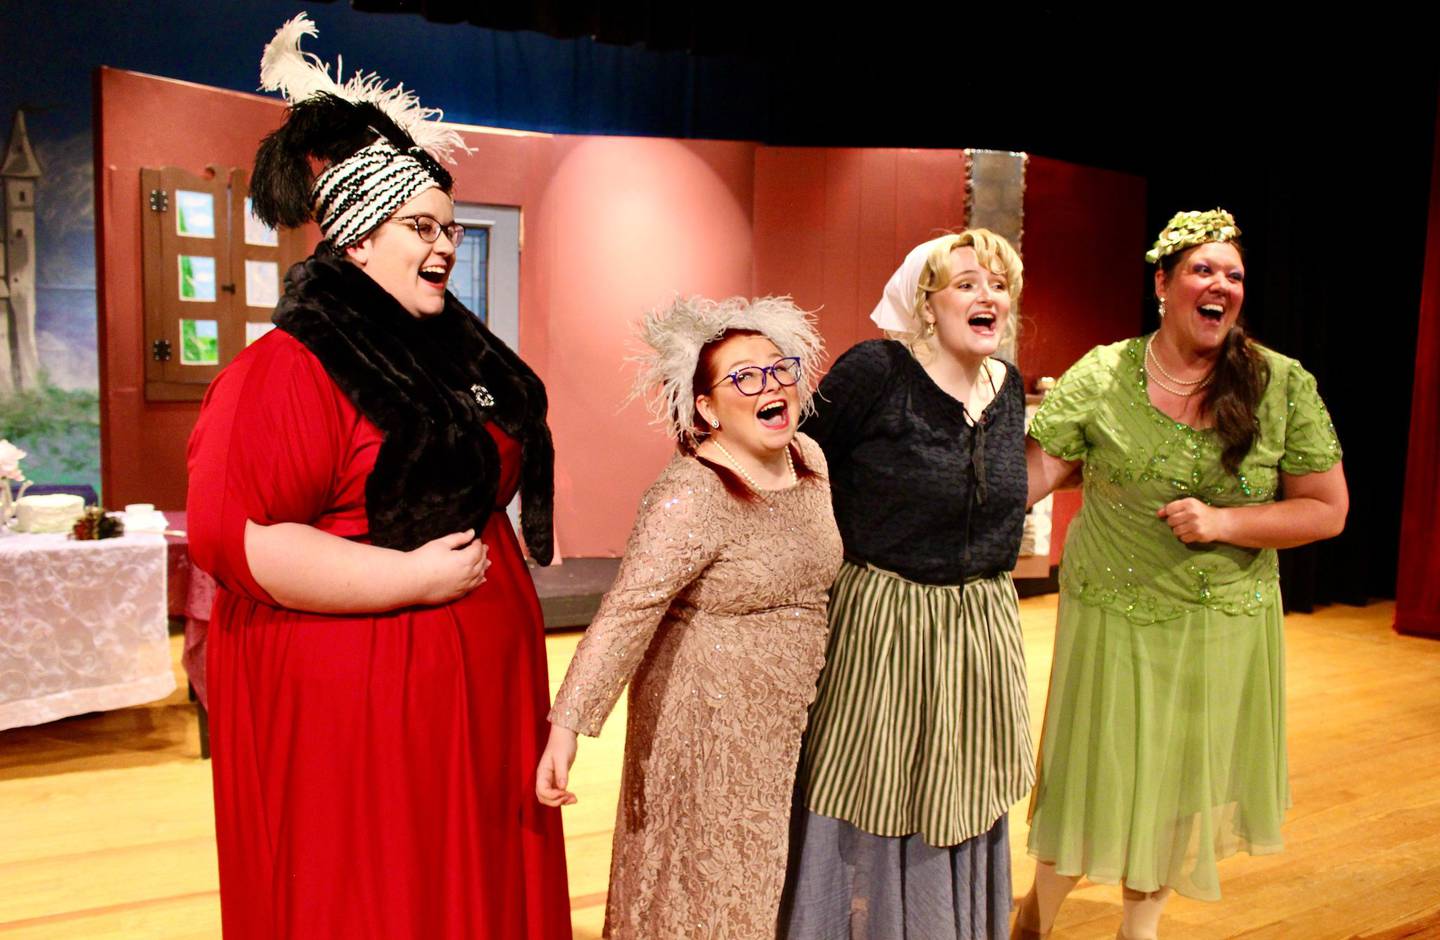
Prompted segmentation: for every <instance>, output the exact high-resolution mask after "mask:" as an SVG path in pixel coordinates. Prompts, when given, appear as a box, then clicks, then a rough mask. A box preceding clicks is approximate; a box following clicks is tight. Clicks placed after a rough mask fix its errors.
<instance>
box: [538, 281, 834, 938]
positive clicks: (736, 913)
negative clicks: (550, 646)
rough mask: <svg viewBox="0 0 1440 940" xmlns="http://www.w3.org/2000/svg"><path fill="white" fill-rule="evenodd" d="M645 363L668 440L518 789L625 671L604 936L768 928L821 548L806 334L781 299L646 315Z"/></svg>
mask: <svg viewBox="0 0 1440 940" xmlns="http://www.w3.org/2000/svg"><path fill="white" fill-rule="evenodd" d="M644 334H645V338H646V340H647V341H648V342H649V343H650V344H651V346H652V348H653V349H654V350H655V354H654V356H653V357H651V360H650V362H649V369H648V370H647V374H646V376H645V379H646V384H647V385H648V386H649V387H650V388H651V389H653V390H655V391H658V392H659V395H658V396H657V398H658V401H659V408H660V410H661V412H662V417H663V419H664V420H665V421H666V422H667V423H668V424H669V426H670V428H671V430H672V433H673V434H674V436H675V437H676V439H677V443H678V445H679V453H677V454H676V456H675V457H674V458H673V459H672V460H671V461H670V464H669V465H668V466H667V467H666V468H665V469H664V471H663V472H662V473H661V474H660V478H659V479H658V480H656V481H655V483H654V484H653V485H652V486H651V487H650V489H649V491H648V492H647V493H646V494H645V497H644V499H643V500H642V501H641V503H640V511H639V514H638V517H637V519H636V521H635V529H634V532H633V533H632V534H631V537H630V543H629V545H628V547H627V548H626V552H625V558H624V561H623V562H622V563H621V566H620V572H619V575H618V577H617V578H616V581H615V584H614V586H613V587H612V588H611V590H610V592H609V593H608V594H607V595H606V596H605V599H604V601H603V602H602V603H601V605H600V611H599V613H598V614H597V615H596V617H595V620H594V621H593V622H592V623H591V625H590V628H589V630H587V631H586V634H585V637H584V639H583V640H582V641H581V642H580V645H579V647H578V648H577V650H576V652H575V659H574V661H573V662H572V663H571V664H570V670H569V672H568V673H567V674H566V677H565V682H564V684H563V685H562V686H561V688H560V692H559V694H558V695H557V696H556V698H555V705H554V708H553V709H552V711H551V713H550V722H551V726H552V730H551V735H550V742H549V746H548V747H547V748H546V751H545V755H544V757H542V759H541V763H540V767H539V769H538V772H537V779H536V794H537V796H538V797H539V798H540V799H541V801H542V802H545V803H548V804H551V805H558V804H561V803H568V802H573V801H574V796H573V795H572V794H570V793H569V792H568V791H567V790H566V789H565V787H566V786H567V781H568V772H569V767H570V764H571V762H572V761H573V760H574V756H575V741H576V733H577V732H578V733H581V734H589V735H595V734H598V733H599V731H600V726H601V724H602V723H603V722H604V720H605V717H606V716H607V715H608V714H609V713H610V710H611V708H612V707H613V706H614V704H615V701H616V699H617V698H618V697H619V694H620V690H621V688H623V687H624V685H625V683H626V682H627V681H628V682H629V683H630V703H629V724H628V726H627V728H626V739H625V768H624V775H623V779H622V781H621V786H620V806H619V810H618V813H617V816H616V821H615V842H614V850H613V857H612V861H611V872H610V896H609V903H608V906H607V909H606V912H605V935H606V936H608V937H613V938H617V940H618V938H636V937H654V938H665V940H675V938H680V937H685V938H698V937H714V938H725V940H745V938H757V940H758V938H764V940H770V938H773V937H774V936H775V921H776V914H777V910H778V907H779V901H780V890H781V887H782V885H783V883H784V879H785V858H786V848H787V835H788V833H787V827H788V822H789V815H790V801H791V794H792V788H793V784H794V777H795V765H796V759H797V757H798V754H799V749H800V737H801V734H802V733H803V732H804V730H805V720H806V710H807V708H808V707H809V705H810V702H811V700H812V699H813V698H814V696H815V680H816V677H817V675H818V674H819V671H820V667H821V665H822V664H823V659H824V650H825V640H826V616H825V614H826V599H827V591H828V589H829V586H830V583H831V581H832V580H833V578H834V576H835V573H836V571H837V570H838V569H839V567H840V553H841V547H840V537H839V534H838V532H837V530H836V528H835V520H834V516H833V515H832V513H831V509H830V488H829V483H828V481H827V479H826V471H825V458H824V455H823V454H822V453H821V451H820V448H819V447H818V446H817V445H816V444H815V443H814V442H813V441H811V440H810V439H809V438H807V437H804V436H803V435H796V434H795V425H796V424H797V423H798V421H799V418H800V414H801V412H802V410H803V409H804V408H805V407H807V406H808V405H809V397H810V394H809V385H808V381H809V377H810V375H811V373H812V370H813V366H814V364H815V362H816V360H817V359H818V357H819V350H820V341H819V338H818V336H816V335H815V333H814V330H813V328H812V327H811V325H810V323H809V322H808V320H807V318H806V317H805V315H804V314H803V313H802V312H801V311H800V310H798V309H797V308H795V307H794V306H793V305H792V304H790V303H789V302H788V301H778V300H770V299H766V300H758V301H755V302H753V303H751V302H747V301H744V300H739V299H736V300H731V301H726V302H723V303H714V302H711V301H705V300H699V299H693V300H686V301H678V302H677V303H676V304H675V305H673V306H672V307H671V308H670V309H668V310H666V311H661V312H658V313H656V314H652V315H651V316H650V317H649V318H647V320H646V323H645V327H644Z"/></svg>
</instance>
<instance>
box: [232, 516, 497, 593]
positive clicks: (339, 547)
mask: <svg viewBox="0 0 1440 940" xmlns="http://www.w3.org/2000/svg"><path fill="white" fill-rule="evenodd" d="M245 557H246V560H247V561H248V563H249V565H250V573H251V574H252V575H253V576H254V578H255V580H256V582H257V583H259V585H260V586H261V587H263V588H264V589H265V590H266V591H268V592H270V596H271V597H273V598H275V600H276V601H277V602H279V603H280V604H282V605H284V606H286V607H289V608H292V609H295V610H306V611H312V612H314V613H324V614H353V613H380V612H383V611H387V610H394V609H396V608H399V607H409V606H412V605H415V604H443V603H445V602H447V601H451V600H454V599H456V598H458V597H462V596H464V595H465V594H467V593H469V592H470V591H471V590H473V589H475V588H476V587H478V586H479V585H480V583H481V582H482V581H484V580H485V569H486V568H487V567H489V561H488V560H487V559H486V557H485V543H483V542H481V541H480V540H479V539H478V538H476V537H475V532H474V530H473V529H472V530H468V531H465V532H456V533H453V534H451V535H446V536H443V537H441V538H438V539H435V540H434V541H431V542H427V543H425V544H424V545H422V546H420V547H419V548H417V549H415V550H414V551H409V552H401V551H397V550H395V549H391V548H379V547H377V546H375V545H367V544H365V543H363V542H352V541H351V540H349V539H345V538H340V537H339V536H336V535H331V534H330V533H328V532H322V531H320V530H319V529H317V528H315V527H313V526H308V525H302V524H300V523H295V522H282V523H277V524H275V525H268V526H265V525H259V524H258V523H255V522H250V521H247V522H246V523H245Z"/></svg>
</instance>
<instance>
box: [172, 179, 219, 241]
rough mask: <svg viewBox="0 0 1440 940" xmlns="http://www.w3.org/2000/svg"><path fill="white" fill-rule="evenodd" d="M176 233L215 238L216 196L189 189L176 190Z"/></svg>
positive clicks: (192, 236) (191, 236) (193, 236)
mask: <svg viewBox="0 0 1440 940" xmlns="http://www.w3.org/2000/svg"><path fill="white" fill-rule="evenodd" d="M175 234H176V235H184V236H186V237H187V238H214V237H215V197H214V196H212V195H210V194H209V193H197V192H194V191H193V190H189V189H177V190H175Z"/></svg>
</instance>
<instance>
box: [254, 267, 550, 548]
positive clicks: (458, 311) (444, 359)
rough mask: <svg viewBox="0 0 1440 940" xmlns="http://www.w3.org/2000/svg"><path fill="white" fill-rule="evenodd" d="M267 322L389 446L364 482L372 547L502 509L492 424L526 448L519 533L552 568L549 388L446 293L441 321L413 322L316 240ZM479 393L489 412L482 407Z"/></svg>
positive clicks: (481, 520)
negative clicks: (315, 363) (305, 352)
mask: <svg viewBox="0 0 1440 940" xmlns="http://www.w3.org/2000/svg"><path fill="white" fill-rule="evenodd" d="M274 320H275V325H276V326H278V327H279V328H280V329H282V330H284V331H285V332H287V333H289V334H290V335H291V336H294V337H295V338H296V339H297V340H299V341H300V342H301V343H302V344H304V346H305V348H306V349H309V350H310V351H311V352H312V353H314V354H315V357H316V358H317V359H319V360H320V363H321V365H323V366H324V367H325V371H326V372H328V373H329V374H330V378H332V379H334V380H335V384H336V385H338V386H340V389H341V390H342V391H343V392H344V393H345V394H346V396H348V397H349V399H350V401H351V402H353V403H354V405H355V407H356V408H358V409H359V410H360V413H361V414H363V415H364V416H365V417H366V418H369V419H370V420H371V421H372V422H374V424H375V426H376V427H378V428H379V429H380V432H381V433H382V434H383V435H384V436H385V441H384V443H383V444H381V446H380V453H379V455H378V456H377V457H376V460H375V469H374V470H373V471H372V472H371V474H370V479H369V480H368V481H367V482H366V484H365V508H366V513H367V514H368V516H369V520H370V538H371V540H372V541H373V542H374V544H376V545H380V546H383V547H386V548H395V549H399V550H401V551H409V550H410V549H413V548H417V547H419V546H420V545H423V544H425V543H426V542H428V541H430V540H431V539H435V538H439V537H440V536H442V535H446V534H448V533H451V532H457V531H462V530H464V529H468V528H471V527H474V529H475V531H476V533H477V534H478V533H479V532H480V530H481V529H483V528H484V527H485V523H486V521H487V520H488V519H489V517H490V513H492V512H494V511H495V510H496V509H497V508H503V507H497V506H496V496H497V490H498V488H499V481H500V456H499V452H498V450H497V448H496V446H495V441H494V440H493V439H492V438H491V437H490V434H489V432H487V431H486V430H485V423H486V422H487V421H494V422H495V423H496V424H497V425H498V426H499V427H500V428H501V429H502V430H504V431H505V433H506V434H509V435H510V436H511V437H513V438H515V440H516V441H518V442H519V443H520V445H521V447H522V448H523V449H524V457H523V458H522V462H521V469H520V525H521V529H522V531H523V532H524V535H525V544H526V547H528V548H529V550H530V554H531V556H532V557H534V558H535V560H536V561H538V562H540V564H542V565H548V564H549V563H550V555H551V549H552V548H553V546H554V539H553V535H552V528H551V512H552V507H553V502H554V490H555V481H554V470H555V450H554V445H553V444H552V443H551V440H550V429H549V428H548V427H547V426H546V424H545V409H546V400H545V386H544V385H543V384H542V383H541V382H540V379H539V377H538V376H536V375H535V373H534V372H532V371H530V368H529V367H528V366H526V365H525V363H524V362H522V361H521V360H520V357H519V356H517V355H515V353H514V352H512V351H511V350H510V349H509V348H508V347H507V346H506V345H505V344H504V343H502V342H500V340H498V339H496V338H495V335H494V334H493V333H491V332H490V331H489V330H487V329H486V328H485V327H484V325H483V324H481V323H480V321H479V320H478V319H476V318H475V316H474V315H473V314H471V313H470V311H468V310H466V309H465V308H464V307H463V306H461V305H460V303H459V302H458V301H457V300H455V298H454V296H453V295H450V294H446V295H445V310H444V312H442V313H440V314H438V315H436V316H432V317H413V316H411V315H410V314H409V313H408V312H407V311H406V310H405V308H403V307H401V306H400V304H399V302H397V301H396V300H395V298H394V297H392V296H390V294H389V292H388V291H386V290H385V289H384V288H383V287H381V286H380V285H379V284H377V283H376V282H375V281H374V280H373V279H372V278H371V277H370V276H369V275H368V274H366V273H365V272H364V271H362V270H361V269H360V268H359V267H357V266H355V265H354V264H352V263H350V262H349V261H348V260H346V259H345V258H344V256H343V255H341V254H340V253H339V252H337V251H336V250H335V249H334V248H333V247H332V246H331V245H330V244H329V243H328V242H322V243H321V244H320V246H319V247H318V248H317V249H316V251H315V254H314V255H312V256H311V257H310V258H309V259H308V260H306V261H302V262H301V263H299V264H297V265H295V266H294V267H292V268H291V269H290V271H289V273H287V274H286V275H285V296H284V297H282V298H281V300H280V303H279V305H278V306H277V307H276V308H275V317H274ZM472 386H481V387H482V389H483V391H473V390H472ZM486 393H488V396H489V397H490V398H493V403H491V404H488V405H487V404H482V403H481V401H480V400H479V399H485V398H486Z"/></svg>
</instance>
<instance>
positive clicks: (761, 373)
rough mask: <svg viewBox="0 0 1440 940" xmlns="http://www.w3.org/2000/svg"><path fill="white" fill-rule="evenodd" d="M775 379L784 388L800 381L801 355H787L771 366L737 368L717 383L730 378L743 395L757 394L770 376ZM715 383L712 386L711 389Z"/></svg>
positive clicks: (763, 388) (763, 389) (717, 383)
mask: <svg viewBox="0 0 1440 940" xmlns="http://www.w3.org/2000/svg"><path fill="white" fill-rule="evenodd" d="M771 377H773V378H774V379H775V384H776V385H779V386H781V387H782V388H784V387H788V386H791V385H794V384H795V383H796V382H798V381H800V357H799V356H786V357H785V358H784V359H777V360H775V364H774V365H770V366H746V367H745V368H743V369H736V370H735V371H734V372H731V373H730V374H729V375H726V376H725V377H724V378H722V379H720V381H719V382H716V383H715V385H719V384H721V383H722V382H724V381H725V380H726V379H729V380H730V381H731V382H732V383H734V385H735V390H736V391H738V392H739V393H740V394H741V395H750V396H752V397H753V396H755V395H759V394H760V393H761V392H763V391H765V386H766V385H768V384H769V380H770V378H771ZM715 385H712V386H710V388H711V389H713V388H715Z"/></svg>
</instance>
